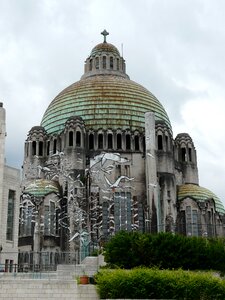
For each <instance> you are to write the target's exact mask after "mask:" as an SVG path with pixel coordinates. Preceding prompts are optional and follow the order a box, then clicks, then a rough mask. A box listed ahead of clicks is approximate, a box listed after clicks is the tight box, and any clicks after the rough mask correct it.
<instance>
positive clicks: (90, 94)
mask: <svg viewBox="0 0 225 300" xmlns="http://www.w3.org/2000/svg"><path fill="white" fill-rule="evenodd" d="M148 111H152V112H154V113H155V119H156V121H157V120H162V121H164V122H165V123H166V124H167V126H168V127H169V129H170V130H171V131H172V127H171V124H170V120H169V117H168V115H167V113H166V111H165V109H164V108H163V106H162V104H161V103H160V102H159V100H158V99H157V98H156V97H155V96H154V95H153V94H152V93H150V92H149V91H148V90H147V89H145V88H144V87H143V86H141V85H140V84H138V83H136V82H134V81H132V80H129V79H127V78H123V77H121V76H113V75H96V76H91V77H87V78H85V79H82V80H80V81H78V82H75V83H74V84H72V85H70V86H69V87H67V88H66V89H64V90H63V91H62V92H61V93H60V94H59V95H58V96H56V97H55V99H54V100H53V101H52V102H51V103H50V105H49V107H48V108H47V110H46V111H45V113H44V116H43V118H42V122H41V125H42V126H43V127H44V128H45V129H46V131H47V133H51V134H52V133H60V132H61V131H62V130H63V128H64V125H65V122H66V121H67V119H68V118H69V117H71V116H74V115H75V116H80V117H82V118H83V120H84V122H85V125H86V129H96V130H98V129H100V128H101V129H109V128H111V129H118V128H120V129H130V130H140V131H144V128H145V123H144V122H145V119H144V118H145V116H144V114H145V112H148Z"/></svg>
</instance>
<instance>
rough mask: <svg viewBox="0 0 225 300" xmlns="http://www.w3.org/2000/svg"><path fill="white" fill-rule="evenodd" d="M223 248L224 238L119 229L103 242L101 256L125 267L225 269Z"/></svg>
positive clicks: (111, 262) (111, 264)
mask: <svg viewBox="0 0 225 300" xmlns="http://www.w3.org/2000/svg"><path fill="white" fill-rule="evenodd" d="M224 248H225V240H224V239H206V238H201V237H186V236H182V235H178V234H171V233H159V234H147V233H145V234H142V233H138V232H134V233H131V232H126V231H121V232H119V233H118V234H116V235H115V236H114V237H113V238H112V239H111V240H110V241H109V242H108V243H107V244H106V245H105V249H104V251H105V252H104V255H105V260H106V262H107V263H108V264H109V266H118V267H120V268H125V269H131V268H134V267H137V266H146V267H153V266H156V267H158V268H162V269H179V268H182V269H185V270H210V269H213V270H217V271H220V272H225V250H224Z"/></svg>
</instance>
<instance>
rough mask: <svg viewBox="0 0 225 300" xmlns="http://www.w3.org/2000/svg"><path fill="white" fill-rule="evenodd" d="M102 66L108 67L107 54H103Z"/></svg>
mask: <svg viewBox="0 0 225 300" xmlns="http://www.w3.org/2000/svg"><path fill="white" fill-rule="evenodd" d="M102 68H103V69H106V56H103V58H102Z"/></svg>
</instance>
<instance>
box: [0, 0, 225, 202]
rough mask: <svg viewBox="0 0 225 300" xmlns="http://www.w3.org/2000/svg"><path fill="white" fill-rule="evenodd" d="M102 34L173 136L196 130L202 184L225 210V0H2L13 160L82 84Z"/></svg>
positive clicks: (2, 80)
mask: <svg viewBox="0 0 225 300" xmlns="http://www.w3.org/2000/svg"><path fill="white" fill-rule="evenodd" d="M103 29H107V31H109V33H110V35H109V36H108V42H110V43H112V44H114V45H115V46H116V47H117V48H118V49H119V51H121V49H123V56H124V58H125V59H126V64H127V73H128V75H129V76H130V78H131V79H132V80H134V81H136V82H138V83H140V84H142V85H143V86H145V87H146V88H147V89H148V90H150V91H151V92H152V93H153V94H154V95H155V96H156V97H157V98H158V99H159V100H160V102H161V103H162V104H163V106H164V108H165V109H166V111H167V113H168V115H169V117H170V121H171V123H172V127H173V133H174V138H175V136H176V135H177V134H178V133H180V132H187V133H189V134H190V136H191V137H192V139H193V141H194V144H195V147H196V150H197V155H198V168H199V177H200V185H201V186H203V187H206V188H208V189H210V190H212V191H213V192H214V193H215V194H217V195H218V196H219V197H220V198H221V200H222V201H223V203H224V204H225V155H224V150H225V134H224V129H225V1H224V0H217V1H212V0H107V1H106V0H82V1H81V0H38V1H37V0H0V102H3V103H4V107H5V108H6V112H7V141H6V143H7V144H6V159H7V164H8V165H11V166H15V167H20V166H21V165H22V160H23V147H24V141H25V139H26V136H27V133H28V131H29V130H30V129H31V127H32V126H35V125H39V124H40V122H41V119H42V116H43V113H44V112H45V110H46V108H47V106H48V105H49V103H50V102H51V101H52V100H53V98H54V97H55V96H56V95H57V94H58V93H59V92H60V91H61V90H62V89H64V88H65V87H67V86H68V85H70V84H71V83H73V82H75V81H78V80H79V79H80V77H81V76H82V74H83V67H84V61H85V59H86V58H87V57H88V55H89V54H90V52H91V49H92V48H93V47H94V46H95V45H96V44H98V43H100V42H102V36H101V35H100V32H101V31H102V30H103ZM122 45H123V46H122Z"/></svg>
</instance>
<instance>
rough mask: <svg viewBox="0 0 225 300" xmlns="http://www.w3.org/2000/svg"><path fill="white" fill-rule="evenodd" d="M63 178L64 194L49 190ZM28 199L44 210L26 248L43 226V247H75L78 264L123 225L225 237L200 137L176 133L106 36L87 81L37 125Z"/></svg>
mask: <svg viewBox="0 0 225 300" xmlns="http://www.w3.org/2000/svg"><path fill="white" fill-rule="evenodd" d="M53 183H54V184H53ZM56 183H57V185H58V191H56V190H51V189H50V190H49V189H48V188H47V187H49V186H53V185H55V184H56ZM41 189H44V190H46V191H47V190H48V192H46V193H44V194H43V193H41V192H40V190H41ZM51 193H52V194H51ZM23 197H24V198H23V199H26V197H28V198H29V201H31V202H25V204H24V205H22V210H23V211H26V210H27V209H28V210H29V209H30V211H31V212H32V213H33V215H34V212H35V210H34V209H33V208H32V207H34V206H35V207H36V209H38V213H37V214H36V216H37V215H38V216H39V217H38V218H37V217H34V216H33V217H32V218H33V221H34V223H35V225H34V226H33V227H32V230H31V231H30V232H29V234H28V235H27V236H22V235H20V238H19V247H20V249H21V250H23V251H25V252H26V251H34V245H35V244H34V236H35V234H34V232H35V228H36V229H38V228H39V229H38V230H39V231H38V232H39V235H40V236H41V238H40V236H39V238H40V240H41V241H42V242H41V247H40V248H39V249H40V250H41V251H47V252H48V253H50V252H51V253H52V254H53V255H56V254H57V255H58V254H59V253H58V252H63V251H68V252H70V253H72V252H74V253H77V255H78V256H76V255H75V256H73V257H70V259H73V260H74V261H79V260H82V257H81V252H82V251H84V252H85V251H86V250H87V249H89V248H90V246H91V245H92V246H93V247H94V248H96V247H100V246H101V244H102V243H104V242H105V241H107V240H108V239H109V238H110V236H112V235H114V234H115V233H116V232H117V231H119V230H122V229H124V230H129V231H132V230H138V231H141V232H160V231H169V232H179V233H182V234H184V235H195V236H204V235H206V234H207V236H220V235H223V234H224V232H223V230H224V229H223V228H224V227H223V224H224V213H225V210H224V207H223V205H222V203H221V201H220V200H219V199H218V198H217V197H216V195H215V194H213V193H212V192H210V191H208V190H207V189H204V188H202V187H201V186H199V178H198V167H197V155H196V149H195V146H194V143H193V141H192V139H191V137H190V135H189V134H187V133H180V134H178V135H177V137H175V138H173V134H172V126H171V124H170V120H169V118H168V116H167V114H166V111H165V109H164V108H163V106H162V105H161V103H160V102H159V101H158V100H157V99H156V97H154V96H153V95H152V94H151V93H150V92H149V91H147V90H146V89H145V88H144V87H142V86H140V85H139V84H137V83H135V82H133V81H131V80H130V79H129V76H128V75H127V74H126V68H125V60H124V58H123V57H121V56H120V53H119V51H118V50H117V49H116V47H115V46H113V45H111V44H108V43H107V42H106V41H105V42H104V43H101V44H99V45H97V46H96V47H94V48H93V50H92V51H91V54H90V56H89V57H88V58H87V60H86V62H85V69H84V75H83V76H82V77H81V80H80V81H78V82H76V83H74V84H72V85H71V86H69V87H68V88H66V89H65V90H63V91H62V92H61V93H60V94H59V95H58V96H56V98H55V99H54V100H53V101H52V102H51V103H50V105H49V107H48V108H47V110H46V112H45V114H44V116H43V120H42V122H41V125H40V126H34V127H32V128H31V130H30V131H29V133H28V136H27V140H26V141H25V152H24V163H23ZM27 203H31V204H30V208H29V205H28V204H27ZM37 203H38V206H37V205H36V204H37ZM50 203H51V205H52V207H54V209H55V210H54V211H52V213H50ZM39 204H40V205H39ZM40 211H42V212H43V213H40ZM42 217H43V218H44V220H42V219H41V218H42ZM21 220H22V222H25V223H26V220H25V219H24V218H21ZM51 220H52V221H51ZM49 222H52V224H53V223H54V224H55V227H54V228H52V231H51V234H47V233H46V230H45V227H47V226H49V225H48V224H47V223H49ZM41 226H42V227H43V228H42V229H41ZM28 240H30V243H29V244H28V243H27V244H26V241H28ZM53 240H54V241H58V244H57V243H56V242H54V243H53V242H52V241H53ZM56 252H57V253H56ZM54 257H55V256H54Z"/></svg>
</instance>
